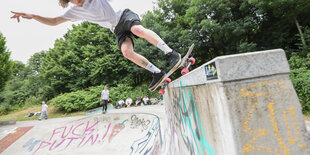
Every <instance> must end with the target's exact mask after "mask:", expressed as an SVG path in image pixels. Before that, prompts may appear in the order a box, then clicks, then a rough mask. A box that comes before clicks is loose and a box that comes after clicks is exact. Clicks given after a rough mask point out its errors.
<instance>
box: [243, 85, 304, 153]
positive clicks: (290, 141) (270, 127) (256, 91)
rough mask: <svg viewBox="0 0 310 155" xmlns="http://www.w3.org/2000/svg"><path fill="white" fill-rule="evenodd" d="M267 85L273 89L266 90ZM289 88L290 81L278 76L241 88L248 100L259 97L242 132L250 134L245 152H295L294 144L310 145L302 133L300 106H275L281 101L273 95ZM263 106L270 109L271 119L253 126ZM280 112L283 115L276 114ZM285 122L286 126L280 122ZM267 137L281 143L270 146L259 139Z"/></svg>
mask: <svg viewBox="0 0 310 155" xmlns="http://www.w3.org/2000/svg"><path fill="white" fill-rule="evenodd" d="M264 88H272V89H268V90H265V89H264ZM286 90H287V85H286V84H285V83H284V82H281V81H278V80H271V81H263V82H259V83H255V84H252V85H249V86H247V87H244V88H242V89H240V95H241V97H243V98H246V100H244V101H246V102H245V103H244V104H248V101H251V99H254V101H255V102H253V103H251V106H250V108H249V111H248V112H247V115H246V117H245V118H244V119H243V123H242V132H243V133H242V134H245V135H248V136H249V138H248V140H247V141H246V142H244V144H243V153H251V152H265V153H272V154H291V150H290V149H289V148H290V147H291V146H297V147H299V148H300V149H306V147H307V146H306V144H305V143H304V142H303V140H302V137H301V136H302V135H301V133H300V129H299V126H300V125H299V124H298V120H297V117H296V109H295V108H294V107H293V106H290V107H288V108H282V109H279V108H277V109H276V108H275V106H276V104H277V103H276V102H275V99H274V97H273V96H274V95H275V94H276V93H277V94H279V93H283V92H284V91H286ZM283 95H284V94H283ZM283 95H282V96H283ZM280 96H281V95H280ZM259 98H261V100H260V102H258V101H257V100H258V99H259ZM281 104H282V103H281ZM263 109H266V110H267V111H268V115H267V119H268V121H267V122H269V123H266V124H264V126H263V127H260V128H258V129H257V128H256V129H255V128H254V129H253V128H252V127H251V125H250V123H255V120H254V119H253V118H254V117H255V114H258V112H259V111H260V110H263ZM276 113H281V115H276ZM276 116H279V117H276ZM281 122H284V127H283V125H282V126H279V124H280V123H281ZM280 127H281V128H280ZM280 130H282V131H283V130H284V131H285V132H281V131H280ZM266 140H269V141H270V140H275V141H276V144H277V145H274V146H270V145H267V144H259V143H258V141H266Z"/></svg>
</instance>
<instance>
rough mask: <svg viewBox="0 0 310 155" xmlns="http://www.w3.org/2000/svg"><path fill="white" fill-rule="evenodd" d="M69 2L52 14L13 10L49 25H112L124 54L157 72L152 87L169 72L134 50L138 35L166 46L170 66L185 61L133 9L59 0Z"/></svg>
mask: <svg viewBox="0 0 310 155" xmlns="http://www.w3.org/2000/svg"><path fill="white" fill-rule="evenodd" d="M68 3H72V4H74V6H73V7H72V8H70V9H69V10H68V11H67V12H66V13H65V14H63V15H62V16H59V17H54V18H48V17H42V16H40V15H35V14H27V13H22V12H13V11H11V12H12V13H13V14H14V15H13V16H12V17H11V18H16V19H17V21H18V22H19V21H20V17H22V18H26V19H34V20H36V21H39V22H41V23H43V24H46V25H51V26H55V25H58V24H61V23H64V22H67V21H77V20H87V21H89V22H91V23H96V24H99V25H100V26H102V27H105V28H109V29H110V30H111V31H112V32H114V33H115V35H116V40H117V43H118V46H119V48H120V49H121V51H122V53H123V56H124V57H126V58H127V59H129V60H130V61H132V62H134V63H135V64H137V65H139V66H140V67H143V68H145V69H147V70H148V71H150V72H152V73H153V80H152V82H151V84H150V85H149V87H148V88H149V90H152V89H153V88H155V87H156V85H157V84H158V83H159V82H160V81H161V80H162V78H163V77H164V76H165V74H166V73H165V72H164V71H162V70H160V69H159V68H157V67H156V66H155V65H153V64H152V63H151V62H149V61H148V60H147V59H146V58H145V57H144V56H142V55H140V54H138V53H136V52H135V51H134V50H133V47H134V43H133V39H134V38H138V37H140V38H143V39H146V40H147V41H148V42H149V43H151V44H152V45H154V46H156V47H158V48H159V49H160V50H162V51H163V52H164V54H165V56H166V59H167V61H168V62H169V65H170V68H171V69H172V70H176V69H177V67H178V65H179V64H180V62H181V55H180V54H179V53H178V52H176V51H175V50H172V49H171V48H170V47H169V46H168V45H167V44H166V43H165V42H164V41H163V40H162V39H161V38H160V37H159V36H158V35H157V34H156V33H155V32H153V31H152V30H149V29H147V28H144V27H143V26H142V25H141V21H140V19H139V16H138V15H137V14H136V13H134V12H132V11H131V10H129V9H125V10H119V11H117V10H115V9H114V8H113V6H112V5H111V3H110V1H109V0H59V4H60V5H61V6H62V7H63V8H66V7H67V6H68Z"/></svg>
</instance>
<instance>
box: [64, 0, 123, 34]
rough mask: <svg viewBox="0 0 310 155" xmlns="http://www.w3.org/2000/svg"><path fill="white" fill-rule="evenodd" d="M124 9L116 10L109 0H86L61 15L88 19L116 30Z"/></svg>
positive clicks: (76, 18) (75, 18)
mask: <svg viewBox="0 0 310 155" xmlns="http://www.w3.org/2000/svg"><path fill="white" fill-rule="evenodd" d="M122 12H123V10H118V11H116V10H115V9H114V8H113V7H112V6H111V4H110V2H109V1H108V0H85V1H84V4H83V6H76V5H75V6H73V7H72V8H70V9H69V10H68V11H67V12H66V13H65V14H64V15H62V16H61V17H63V18H66V19H70V20H71V21H78V20H87V21H89V22H91V23H95V24H99V25H100V26H102V27H105V28H109V29H110V30H111V31H112V32H113V31H114V29H115V27H116V25H117V24H118V22H119V19H120V17H121V15H122Z"/></svg>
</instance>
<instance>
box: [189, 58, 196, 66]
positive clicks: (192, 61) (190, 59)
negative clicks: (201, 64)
mask: <svg viewBox="0 0 310 155" xmlns="http://www.w3.org/2000/svg"><path fill="white" fill-rule="evenodd" d="M188 62H190V63H191V65H194V64H195V62H196V60H195V58H193V57H191V58H189V59H188Z"/></svg>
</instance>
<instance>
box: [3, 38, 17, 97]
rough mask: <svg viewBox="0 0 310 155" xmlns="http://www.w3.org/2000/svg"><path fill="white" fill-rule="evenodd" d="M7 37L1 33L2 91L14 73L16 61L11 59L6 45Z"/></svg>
mask: <svg viewBox="0 0 310 155" xmlns="http://www.w3.org/2000/svg"><path fill="white" fill-rule="evenodd" d="M5 43H6V41H5V37H4V36H3V35H2V33H0V91H1V90H3V88H4V86H5V83H6V82H7V81H8V79H9V77H10V76H11V75H12V73H13V65H14V63H13V62H12V61H10V55H11V54H10V52H9V51H8V50H7V47H6V46H5Z"/></svg>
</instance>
